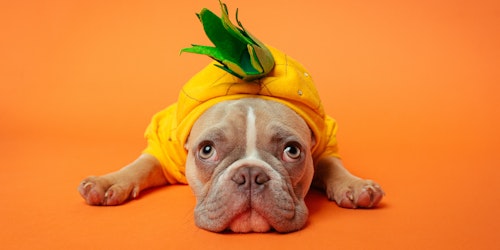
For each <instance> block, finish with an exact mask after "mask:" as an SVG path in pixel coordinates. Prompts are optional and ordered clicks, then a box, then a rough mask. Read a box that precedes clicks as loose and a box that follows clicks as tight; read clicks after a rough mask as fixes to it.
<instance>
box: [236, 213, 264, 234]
mask: <svg viewBox="0 0 500 250" xmlns="http://www.w3.org/2000/svg"><path fill="white" fill-rule="evenodd" d="M271 228H272V227H271V225H270V224H269V223H268V222H267V220H266V219H265V218H264V217H263V216H262V215H260V214H259V213H257V212H256V211H255V210H253V209H250V210H248V211H245V212H243V213H242V214H240V215H238V216H236V217H235V218H234V219H233V220H232V221H231V223H230V224H229V230H231V231H233V232H235V233H250V232H256V233H265V232H268V231H270V230H271Z"/></svg>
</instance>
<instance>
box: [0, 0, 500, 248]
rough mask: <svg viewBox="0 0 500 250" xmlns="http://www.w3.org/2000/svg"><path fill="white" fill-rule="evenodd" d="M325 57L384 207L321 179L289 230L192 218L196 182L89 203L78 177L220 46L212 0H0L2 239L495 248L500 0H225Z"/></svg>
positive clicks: (339, 113)
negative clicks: (208, 16)
mask: <svg viewBox="0 0 500 250" xmlns="http://www.w3.org/2000/svg"><path fill="white" fill-rule="evenodd" d="M226 2H227V4H228V5H229V9H230V11H231V13H230V14H231V16H233V15H234V10H235V8H239V9H240V20H241V21H242V22H243V23H244V24H245V25H246V26H245V27H246V28H247V29H248V30H250V31H252V33H253V34H254V35H256V36H257V37H259V38H261V40H262V41H264V42H266V43H268V44H271V45H273V46H275V47H278V48H280V49H281V50H283V51H285V52H286V53H288V54H289V55H291V56H292V57H294V58H295V59H297V60H298V61H300V62H301V63H302V64H304V65H305V66H306V67H307V68H308V69H309V70H310V72H311V73H312V75H313V77H314V78H315V81H316V83H317V87H318V89H319V91H320V93H321V96H322V98H323V102H324V104H325V106H326V109H327V111H328V113H329V114H331V115H332V116H334V117H335V118H336V119H337V120H338V122H339V124H340V131H339V141H340V146H341V153H342V155H343V158H344V160H345V163H346V165H347V166H348V167H349V169H350V170H351V171H352V172H354V173H356V174H358V175H361V176H363V177H369V178H373V179H375V180H377V181H378V182H380V184H382V186H383V187H384V189H385V191H386V193H387V196H386V197H385V199H384V200H383V202H382V205H381V206H380V208H378V209H374V210H345V209H340V208H338V207H337V206H336V205H335V204H333V203H329V202H327V201H326V199H325V198H324V197H323V196H322V195H321V194H320V193H319V192H317V191H312V192H311V193H310V195H309V196H308V198H307V204H308V206H309V208H310V210H311V216H310V219H309V223H308V225H307V227H306V228H305V229H303V230H302V231H299V232H296V233H291V234H285V235H282V234H276V233H268V234H244V235H233V234H214V233H210V232H206V231H203V230H201V229H198V228H196V227H195V226H194V223H193V218H192V212H193V206H194V197H193V195H192V193H191V191H190V189H189V187H187V186H171V187H166V188H160V189H157V190H154V192H146V193H143V195H141V197H140V198H139V199H138V200H135V201H132V202H129V203H128V204H126V205H123V206H119V207H91V206H87V205H85V204H84V202H83V200H82V199H81V198H80V197H79V195H78V193H77V191H76V186H77V185H78V183H79V181H80V180H81V179H82V178H84V177H85V176H87V175H91V174H103V173H106V172H109V171H112V170H116V169H118V168H119V167H121V166H122V165H124V164H126V163H127V162H129V161H131V160H133V159H134V158H135V157H136V156H137V155H138V153H139V152H140V151H141V150H142V149H143V147H144V146H145V141H144V140H143V138H142V133H143V131H144V129H145V127H146V125H147V124H148V122H149V119H150V117H151V116H152V115H153V114H154V113H155V112H156V111H159V110H160V109H162V108H163V107H165V106H167V105H168V104H170V103H172V102H174V101H175V100H176V97H177V93H178V91H179V89H180V88H181V86H182V85H183V83H184V82H186V81H187V80H188V79H189V77H190V76H191V75H193V74H195V73H196V72H197V71H198V70H199V69H201V68H202V67H203V66H204V65H205V64H206V63H208V61H209V60H208V59H207V58H202V57H200V56H193V55H189V54H185V55H182V56H179V50H180V48H183V47H187V46H189V45H190V43H201V44H208V41H207V39H206V38H205V36H204V34H203V31H202V27H201V25H200V23H199V22H198V20H197V19H196V17H195V15H194V13H195V12H198V11H200V10H201V8H203V7H208V8H210V9H212V10H214V11H216V12H217V13H218V2H217V1H216V0H210V1H203V3H202V2H201V1H195V0H183V1H175V2H174V1H164V0H145V1H112V0H109V1H101V0H89V1H75V0H68V1H63V0H53V1H36V0H31V1H30V0H19V1H7V0H4V1H1V3H0V152H1V157H0V169H1V174H0V183H1V184H2V188H1V189H0V197H1V199H0V202H1V206H0V223H1V227H0V242H1V246H2V248H4V249H5V248H7V249H17V248H19V249H23V248H24V249H38V248H40V249H76V248H86V249H87V248H97V249H128V248H130V249H180V248H187V249H190V248H191V249H196V248H203V249H226V248H228V249H229V248H236V247H237V248H238V249H245V248H255V247H258V249H285V248H292V249H293V248H300V249H308V248H311V249H325V248H327V247H328V248H338V249H351V248H352V249H370V248H373V249H446V248H450V249H481V248H483V249H493V248H499V247H500V244H499V243H498V239H497V238H498V233H499V232H500V213H499V212H498V207H499V206H500V194H499V190H500V181H499V180H500V160H499V157H498V150H499V145H500V140H499V139H500V132H499V130H498V129H499V128H500V105H499V103H500V75H499V72H500V71H499V68H500V60H499V58H500V53H499V44H500V33H499V25H500V4H499V2H498V1H431V0H429V1H427V0H410V1H390V0H388V1H384V0H382V1H336V0H334V1H319V0H310V1H290V0H254V1H238V0H227V1H226Z"/></svg>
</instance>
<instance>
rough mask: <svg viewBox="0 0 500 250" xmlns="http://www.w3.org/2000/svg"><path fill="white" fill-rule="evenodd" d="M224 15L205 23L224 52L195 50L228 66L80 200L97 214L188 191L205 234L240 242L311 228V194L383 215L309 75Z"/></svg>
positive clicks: (163, 115) (184, 95) (196, 80)
mask: <svg viewBox="0 0 500 250" xmlns="http://www.w3.org/2000/svg"><path fill="white" fill-rule="evenodd" d="M221 7H222V10H223V16H222V18H220V19H219V18H218V17H216V16H215V15H214V14H213V13H212V12H210V11H207V10H203V11H202V13H201V14H199V15H198V17H199V18H200V20H201V21H202V22H203V23H204V25H205V24H206V23H210V25H205V29H213V30H208V31H207V30H206V33H207V35H209V37H210V38H211V40H212V41H214V44H215V45H216V46H217V47H216V48H207V47H204V46H195V45H193V46H194V47H193V48H191V49H187V50H186V51H187V52H194V53H202V54H209V55H211V57H213V58H214V59H215V60H216V61H218V62H219V63H220V64H217V63H215V62H214V63H211V64H209V65H208V66H207V67H205V68H204V69H203V70H202V71H200V72H199V73H198V74H196V75H195V76H194V77H193V78H191V80H189V81H188V82H187V83H186V84H185V85H184V87H183V88H182V90H181V91H180V94H179V98H178V101H177V102H176V103H174V104H172V105H170V106H168V107H167V108H166V109H164V110H162V111H160V112H158V113H157V114H156V115H155V116H154V117H153V119H152V121H151V123H150V124H149V126H148V128H147V129H146V133H145V137H146V138H147V141H148V146H147V147H146V149H145V150H144V151H143V152H142V154H141V156H140V157H139V158H138V159H137V160H135V161H134V162H132V163H130V164H129V165H127V166H125V167H124V168H122V169H120V170H118V171H116V172H112V173H109V174H106V175H103V176H91V177H88V178H86V179H84V180H83V181H82V182H81V183H80V185H79V187H78V190H79V193H80V194H81V196H82V197H83V198H84V199H85V201H86V202H87V203H88V204H90V205H108V206H109V205H119V204H122V203H124V202H126V201H127V200H129V199H133V198H137V197H138V196H139V193H140V192H141V191H142V190H144V189H147V188H152V187H158V186H164V185H167V184H176V183H182V184H189V186H190V187H191V189H192V190H193V193H194V194H195V196H196V207H195V209H194V218H195V223H196V225H197V226H199V227H200V228H203V229H206V230H209V231H214V232H222V231H225V230H230V231H233V232H241V233H244V232H267V231H270V230H275V231H277V232H291V231H296V230H299V229H301V228H303V227H304V226H305V224H306V222H307V218H308V210H307V206H306V204H305V202H304V197H305V196H306V194H307V192H308V190H309V188H310V186H311V185H312V186H315V187H318V188H321V189H323V190H325V193H326V196H327V197H328V199H330V200H332V201H335V202H336V203H337V204H338V205H339V206H341V207H345V208H371V207H374V206H376V205H377V204H378V203H379V202H380V200H381V199H382V197H383V195H384V192H383V190H382V189H381V188H380V186H379V185H378V184H377V183H375V182H373V181H371V180H365V179H361V178H359V177H357V176H354V175H352V174H351V173H349V172H348V171H347V170H346V168H345V167H344V166H343V165H342V162H341V160H340V158H339V154H338V147H337V140H336V131H337V124H336V122H335V120H334V119H333V118H331V117H330V116H328V115H326V114H325V112H324V108H323V104H322V102H321V99H320V97H319V94H318V92H317V90H316V88H315V86H314V83H313V80H312V77H311V75H310V74H309V72H307V70H306V69H305V68H304V67H303V66H302V65H300V64H299V63H298V62H296V61H295V60H294V59H292V58H291V57H289V56H287V55H286V54H284V53H283V52H281V51H279V50H277V49H274V48H272V47H267V46H266V45H264V44H262V43H260V42H259V41H258V40H257V39H256V38H254V37H253V36H251V35H250V34H249V33H248V32H247V31H246V30H245V29H244V28H243V27H242V26H241V27H240V28H238V27H235V26H233V25H232V24H231V23H230V22H229V20H228V17H227V7H226V6H225V5H224V4H222V2H221ZM223 23H224V25H222V24H223ZM238 23H239V24H241V23H240V22H239V21H238ZM224 32H226V33H224ZM241 43H243V44H241ZM219 47H220V48H219ZM237 56H242V57H241V58H240V59H241V60H240V59H238V58H237ZM233 59H235V60H234V61H231V60H233ZM238 63H240V64H238ZM221 64H222V65H223V66H221Z"/></svg>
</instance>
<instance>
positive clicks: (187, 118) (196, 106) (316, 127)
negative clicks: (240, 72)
mask: <svg viewBox="0 0 500 250" xmlns="http://www.w3.org/2000/svg"><path fill="white" fill-rule="evenodd" d="M269 49H270V50H271V52H272V54H273V56H274V59H275V63H276V65H275V66H274V69H273V70H272V71H271V73H270V74H268V75H267V76H266V77H265V78H262V79H259V80H255V81H253V82H246V81H243V80H241V79H239V78H237V77H235V76H233V75H231V74H229V73H227V72H225V71H223V70H221V69H220V68H217V67H215V66H214V65H213V64H214V63H212V64H210V65H208V66H207V67H205V68H204V69H203V70H201V71H200V72H199V73H198V74H196V75H195V76H194V77H193V78H191V80H189V81H188V82H187V83H186V85H184V87H183V88H182V91H181V92H180V94H179V98H178V101H177V103H175V104H173V105H171V106H169V107H167V108H166V109H164V110H162V111H160V112H159V113H157V114H156V115H155V116H154V117H153V120H152V122H151V123H150V125H149V126H148V128H147V129H146V132H145V137H146V138H147V140H148V146H147V148H146V149H145V150H144V153H147V154H151V155H153V156H155V157H156V158H157V159H158V161H159V162H160V163H161V165H162V166H163V169H164V173H165V176H166V178H167V180H168V181H169V183H186V177H185V175H184V170H185V162H186V157H187V151H186V150H185V148H184V144H185V142H186V140H187V138H188V136H189V133H190V131H191V127H192V126H193V124H194V122H195V121H196V120H197V119H198V117H199V116H200V115H201V114H202V113H203V112H205V111H206V110H207V109H209V108H210V107H211V106H213V105H214V104H215V103H218V102H221V101H227V100H235V99H241V98H245V97H259V98H264V99H268V100H274V101H277V102H280V103H283V104H284V105H286V106H288V107H290V108H291V109H293V110H294V111H295V112H297V113H298V114H299V115H300V116H301V117H302V118H303V119H304V120H305V121H306V122H307V124H308V125H309V127H310V128H311V130H312V131H313V134H314V136H315V139H316V145H315V146H314V148H313V149H312V154H313V159H314V160H315V161H317V160H318V159H320V158H321V157H324V156H338V149H337V140H336V136H335V135H336V131H337V125H336V122H335V120H333V119H332V118H331V117H329V116H327V115H325V113H324V110H323V105H322V104H321V100H320V98H319V95H318V92H317V90H316V88H315V86H314V83H313V80H312V78H311V76H310V75H309V74H308V73H307V71H306V70H305V69H304V68H303V67H302V65H300V64H299V63H298V62H296V61H295V60H293V59H292V58H290V57H288V56H287V55H285V54H284V53H282V52H281V51H278V50H276V49H274V48H272V47H269Z"/></svg>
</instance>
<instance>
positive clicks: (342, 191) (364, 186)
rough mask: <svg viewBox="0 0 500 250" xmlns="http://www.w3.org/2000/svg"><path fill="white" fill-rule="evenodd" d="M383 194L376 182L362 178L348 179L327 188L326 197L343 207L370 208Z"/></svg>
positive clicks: (376, 203) (375, 204)
mask: <svg viewBox="0 0 500 250" xmlns="http://www.w3.org/2000/svg"><path fill="white" fill-rule="evenodd" d="M384 195H385V193H384V191H383V190H382V188H381V187H380V186H379V185H378V184H377V183H375V182H374V181H371V180H363V179H354V180H350V181H347V182H344V183H342V184H341V185H337V186H335V187H332V188H331V189H328V190H327V196H328V199H330V200H333V201H335V202H336V203H337V204H338V205H339V206H340V207H343V208H372V207H375V206H377V205H378V203H379V202H380V201H381V200H382V197H383V196H384Z"/></svg>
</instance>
